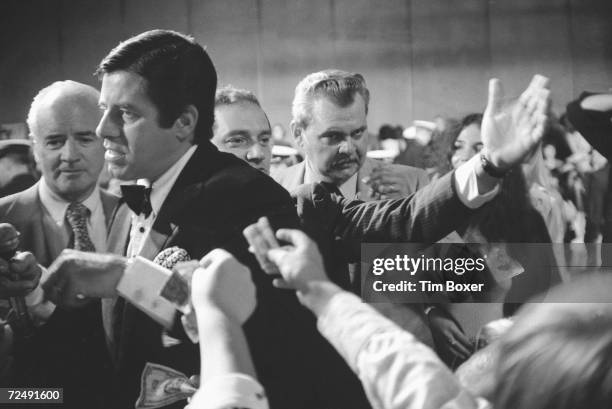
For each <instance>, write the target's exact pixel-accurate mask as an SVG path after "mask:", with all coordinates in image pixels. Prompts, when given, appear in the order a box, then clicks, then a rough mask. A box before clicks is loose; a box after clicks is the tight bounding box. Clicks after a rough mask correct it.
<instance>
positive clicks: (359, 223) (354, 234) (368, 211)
mask: <svg viewBox="0 0 612 409" xmlns="http://www.w3.org/2000/svg"><path fill="white" fill-rule="evenodd" d="M453 180H454V179H453V173H452V172H451V173H448V174H447V175H445V176H443V177H442V178H440V179H438V180H436V181H434V182H431V183H430V184H429V185H427V186H425V187H424V188H422V189H420V190H418V191H417V192H416V193H414V194H413V195H411V196H408V197H406V198H403V199H391V200H381V201H375V202H361V201H358V200H347V199H343V198H341V197H338V196H336V195H330V194H329V193H327V191H326V190H325V189H324V188H323V187H322V186H320V185H313V186H311V187H310V189H309V191H304V190H302V191H301V192H298V197H297V200H298V213H300V216H301V217H302V219H305V218H308V219H309V220H310V219H317V220H318V223H319V224H320V225H321V226H322V227H324V226H328V227H327V228H328V229H333V232H332V234H334V235H335V236H339V237H341V238H342V239H343V241H344V243H345V246H346V251H347V253H348V254H350V258H351V261H359V254H360V252H361V243H367V242H370V243H401V242H417V243H433V242H435V241H437V240H439V239H441V238H442V237H444V236H446V235H447V234H448V233H450V232H451V231H453V230H456V229H458V228H460V227H461V226H462V225H463V224H464V223H465V222H466V221H467V220H468V218H469V217H470V215H471V214H472V212H473V211H472V210H471V209H469V208H468V207H466V206H465V205H464V204H463V203H462V202H461V200H460V199H459V197H458V195H457V192H456V191H455V186H454V182H453Z"/></svg>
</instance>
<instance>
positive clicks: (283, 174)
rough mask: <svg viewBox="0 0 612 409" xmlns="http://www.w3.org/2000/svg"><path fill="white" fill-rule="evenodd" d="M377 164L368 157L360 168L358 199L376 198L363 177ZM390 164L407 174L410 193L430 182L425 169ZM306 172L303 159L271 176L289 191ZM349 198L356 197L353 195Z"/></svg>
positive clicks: (301, 183)
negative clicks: (371, 193)
mask: <svg viewBox="0 0 612 409" xmlns="http://www.w3.org/2000/svg"><path fill="white" fill-rule="evenodd" d="M376 165H377V163H376V160H375V159H370V158H366V160H365V162H364V163H363V166H361V169H359V172H358V174H357V197H356V198H357V199H359V200H363V201H365V202H368V201H372V200H375V198H373V197H371V196H370V194H369V190H370V187H369V186H368V185H367V184H365V183H364V182H363V179H364V178H366V177H368V176H370V174H371V173H372V170H373V169H374V168H375V167H376ZM388 166H390V167H391V169H393V170H394V171H395V172H398V173H399V174H401V175H404V176H405V181H406V183H407V185H408V188H409V192H408V194H412V193H414V192H416V191H417V190H419V189H421V188H422V187H424V186H425V185H427V184H428V183H429V178H428V177H427V172H425V171H424V170H423V169H419V168H415V167H412V166H406V165H396V164H390V165H388ZM305 173H306V161H302V162H300V163H298V164H296V165H293V166H290V167H288V168H286V169H279V170H277V171H276V172H273V173H272V175H271V176H272V177H273V178H274V180H276V182H278V183H279V184H280V185H282V186H283V187H284V188H285V189H287V190H288V191H289V192H293V191H294V190H295V189H296V188H297V187H298V186H300V185H303V184H304V175H305ZM349 199H355V198H352V197H351V198H349Z"/></svg>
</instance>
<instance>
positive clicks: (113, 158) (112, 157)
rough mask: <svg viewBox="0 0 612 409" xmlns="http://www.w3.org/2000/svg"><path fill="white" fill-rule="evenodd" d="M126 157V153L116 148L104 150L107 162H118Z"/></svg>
mask: <svg viewBox="0 0 612 409" xmlns="http://www.w3.org/2000/svg"><path fill="white" fill-rule="evenodd" d="M123 158H125V153H122V152H119V151H116V150H114V149H107V150H106V151H105V152H104V160H106V161H107V162H117V161H119V160H122V159H123Z"/></svg>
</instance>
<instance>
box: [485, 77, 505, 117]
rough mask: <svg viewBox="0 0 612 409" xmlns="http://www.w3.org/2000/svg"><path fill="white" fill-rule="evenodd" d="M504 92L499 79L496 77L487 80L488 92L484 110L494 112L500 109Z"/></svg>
mask: <svg viewBox="0 0 612 409" xmlns="http://www.w3.org/2000/svg"><path fill="white" fill-rule="evenodd" d="M503 98H504V92H503V89H502V85H501V81H500V80H499V79H498V78H491V79H490V80H489V93H488V99H487V108H486V112H489V113H491V114H496V113H498V112H500V111H501V110H502V105H503Z"/></svg>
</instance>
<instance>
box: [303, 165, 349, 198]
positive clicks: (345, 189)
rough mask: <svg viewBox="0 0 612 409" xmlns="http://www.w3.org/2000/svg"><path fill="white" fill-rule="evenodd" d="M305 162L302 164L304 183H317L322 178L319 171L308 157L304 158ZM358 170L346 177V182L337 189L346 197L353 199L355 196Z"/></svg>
mask: <svg viewBox="0 0 612 409" xmlns="http://www.w3.org/2000/svg"><path fill="white" fill-rule="evenodd" d="M304 161H305V162H306V163H305V164H304V166H305V169H304V183H318V182H321V181H322V180H323V178H322V177H321V175H320V173H319V172H318V171H317V170H315V169H314V168H313V166H312V165H311V163H310V161H309V160H308V159H305V160H304ZM358 174H359V171H357V172H355V174H354V175H353V176H351V177H350V178H348V180H347V181H346V182H344V183H343V184H342V185H341V186H340V187H339V188H338V189H340V193H342V195H343V196H344V197H346V198H348V199H353V198H355V197H356V196H357V175H358Z"/></svg>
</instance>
